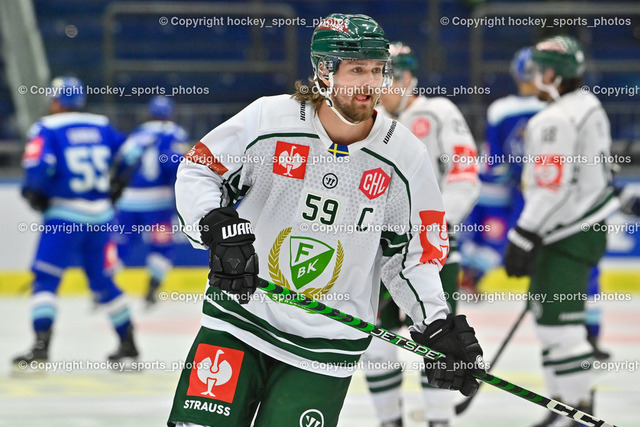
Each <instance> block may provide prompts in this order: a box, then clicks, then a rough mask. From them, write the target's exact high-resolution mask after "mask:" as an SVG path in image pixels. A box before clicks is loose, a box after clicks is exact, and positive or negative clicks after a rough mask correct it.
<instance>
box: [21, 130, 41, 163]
mask: <svg viewBox="0 0 640 427" xmlns="http://www.w3.org/2000/svg"><path fill="white" fill-rule="evenodd" d="M43 147H44V138H43V137H41V136H36V137H35V138H33V139H31V140H30V141H29V142H27V145H26V147H25V148H24V155H23V156H22V161H23V162H35V161H36V160H39V159H40V156H41V155H42V148H43Z"/></svg>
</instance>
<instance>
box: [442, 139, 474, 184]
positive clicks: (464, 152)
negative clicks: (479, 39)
mask: <svg viewBox="0 0 640 427" xmlns="http://www.w3.org/2000/svg"><path fill="white" fill-rule="evenodd" d="M477 158H478V152H477V151H476V149H475V148H473V147H470V146H468V145H454V146H453V157H452V159H451V160H452V161H453V168H452V169H451V173H450V174H449V177H448V178H447V179H448V180H455V181H459V180H469V181H473V180H476V179H477V175H478V161H477Z"/></svg>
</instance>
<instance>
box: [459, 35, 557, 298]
mask: <svg viewBox="0 0 640 427" xmlns="http://www.w3.org/2000/svg"><path fill="white" fill-rule="evenodd" d="M510 73H511V76H512V77H513V79H514V81H515V83H516V84H517V86H518V94H517V95H508V96H506V97H504V98H500V99H497V100H496V101H494V102H493V103H492V104H491V105H490V106H489V109H488V110H487V130H486V138H487V141H486V143H485V146H484V147H483V150H482V151H483V152H484V154H486V157H485V159H487V161H486V162H483V163H482V164H481V169H480V174H479V176H480V180H481V181H482V190H481V193H480V199H479V200H478V203H477V204H476V206H475V208H474V210H473V211H472V213H471V215H470V216H469V219H468V222H469V223H471V224H480V225H483V227H482V230H483V231H477V232H475V233H474V234H472V235H471V236H467V237H466V238H465V237H464V236H463V239H464V242H463V243H462V245H461V253H462V267H463V281H462V286H463V288H465V289H468V290H471V291H474V290H475V287H476V285H477V283H478V281H479V280H480V278H481V277H482V276H483V275H484V274H485V273H487V272H488V271H489V270H491V269H493V268H495V267H498V266H499V265H500V264H501V263H502V256H503V254H504V250H505V248H506V245H507V231H508V230H509V229H510V228H512V227H513V226H515V222H516V220H517V219H518V216H519V215H520V212H521V211H522V207H523V205H524V202H523V199H522V194H521V191H520V175H521V174H522V163H521V162H519V161H517V160H518V158H519V157H521V156H522V155H523V154H524V148H523V144H524V142H523V135H524V128H525V126H526V124H527V122H528V121H529V119H530V118H531V117H533V116H534V115H535V114H536V113H537V112H538V111H540V110H542V109H543V108H544V107H545V105H546V103H545V102H543V101H540V100H538V98H537V96H536V93H537V90H536V88H535V86H534V85H533V83H532V81H531V80H532V77H533V74H532V71H531V48H530V47H526V48H523V49H520V50H519V51H518V52H516V54H515V56H514V58H513V60H512V62H511V67H510Z"/></svg>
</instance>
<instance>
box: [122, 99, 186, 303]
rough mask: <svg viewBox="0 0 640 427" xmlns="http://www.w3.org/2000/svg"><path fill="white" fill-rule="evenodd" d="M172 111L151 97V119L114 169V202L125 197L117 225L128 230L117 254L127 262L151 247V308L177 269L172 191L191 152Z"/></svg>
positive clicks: (166, 101) (132, 137)
mask: <svg viewBox="0 0 640 427" xmlns="http://www.w3.org/2000/svg"><path fill="white" fill-rule="evenodd" d="M173 110H174V105H173V101H172V100H171V99H170V98H168V97H166V96H162V95H158V96H155V97H153V98H152V99H151V101H150V102H149V105H148V112H149V116H150V120H149V121H147V122H145V123H143V124H141V125H140V126H138V127H137V128H136V129H135V130H134V131H133V132H132V133H131V135H129V137H128V138H127V140H126V142H125V143H124V145H123V146H122V148H121V150H120V152H119V153H118V155H117V156H116V165H115V166H114V170H116V171H118V172H119V173H118V174H116V175H115V176H114V180H113V183H112V197H113V198H114V199H118V197H119V195H120V193H121V194H122V197H120V198H119V199H118V201H117V205H116V206H117V208H118V214H117V220H118V223H119V224H120V225H123V226H125V229H124V230H125V232H124V233H119V234H117V235H116V239H117V240H116V241H117V243H118V255H119V256H120V257H121V259H122V260H123V261H124V262H125V263H127V261H128V259H129V257H130V255H131V250H132V248H134V247H135V248H140V245H141V243H142V244H144V245H145V246H146V247H147V248H148V253H147V258H146V266H147V271H148V272H149V276H150V279H149V286H148V288H147V293H146V297H145V299H146V301H147V303H149V304H153V303H155V302H156V291H157V290H158V288H159V287H160V285H161V284H162V281H163V280H164V278H165V277H166V275H167V273H168V272H169V271H170V269H171V267H172V265H173V263H172V255H173V254H172V251H173V246H174V245H173V230H172V225H171V220H172V218H173V216H174V215H175V196H174V191H173V186H174V184H175V177H176V172H177V171H178V166H179V164H180V160H181V159H182V156H183V155H184V153H185V152H186V151H187V150H186V149H185V147H186V141H187V133H186V131H185V130H184V129H183V128H182V127H181V126H179V125H177V124H176V123H174V122H173V121H171V117H172V116H173ZM125 187H126V188H125ZM134 226H135V227H137V228H136V229H133V227H134ZM141 230H142V231H141ZM141 238H142V242H140V240H141ZM136 245H137V246H136ZM147 248H145V249H147ZM136 252H137V251H136Z"/></svg>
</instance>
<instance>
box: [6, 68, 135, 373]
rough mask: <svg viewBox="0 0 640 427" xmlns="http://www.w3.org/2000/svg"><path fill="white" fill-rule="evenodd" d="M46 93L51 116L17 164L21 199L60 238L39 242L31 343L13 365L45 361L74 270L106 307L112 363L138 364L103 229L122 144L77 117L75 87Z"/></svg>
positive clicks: (64, 83)
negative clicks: (60, 294) (60, 296)
mask: <svg viewBox="0 0 640 427" xmlns="http://www.w3.org/2000/svg"><path fill="white" fill-rule="evenodd" d="M51 89H52V92H53V93H55V96H54V97H53V99H52V100H51V104H50V108H49V110H50V113H51V115H48V116H45V117H43V118H42V119H41V120H40V121H38V122H37V123H35V124H34V125H33V126H32V128H31V130H30V136H29V137H30V140H29V142H28V144H27V146H26V149H25V153H24V157H23V159H22V165H23V167H24V171H25V176H24V182H23V187H22V195H23V196H24V197H25V199H26V200H27V201H28V202H29V204H30V205H31V207H32V208H33V209H35V210H37V211H39V212H42V214H43V217H44V226H45V227H46V228H48V229H54V228H56V229H57V230H59V231H58V232H55V233H54V232H51V233H47V232H45V233H43V234H42V235H41V236H40V242H39V244H38V249H37V252H36V256H35V260H34V261H33V265H32V267H31V270H32V271H33V273H34V275H35V277H34V280H33V284H32V292H33V293H32V297H31V298H32V310H31V316H32V319H33V329H34V331H35V333H36V342H35V344H34V346H33V348H32V349H31V351H29V352H27V353H26V354H24V355H22V356H18V357H16V358H15V359H14V363H19V362H27V363H30V362H31V361H33V360H47V358H48V349H49V342H50V339H51V333H52V329H53V323H54V321H55V317H56V311H57V310H56V300H57V298H56V292H57V290H58V285H59V284H60V279H61V278H62V275H63V273H64V271H65V269H66V268H67V267H69V266H70V265H72V263H74V262H78V263H79V264H80V265H81V266H82V268H83V269H84V271H85V273H86V275H87V279H88V281H89V287H90V288H91V291H92V292H93V295H94V300H95V301H96V302H97V303H98V304H100V305H102V306H104V307H105V309H106V311H107V313H108V314H109V317H110V319H111V322H112V323H113V326H114V328H115V330H116V332H117V333H118V336H119V338H120V346H119V348H118V350H117V351H116V352H115V353H113V354H112V355H110V356H109V360H111V361H120V360H124V359H129V358H135V357H137V356H138V351H137V350H136V347H135V344H134V341H133V326H132V324H131V319H130V314H129V308H128V305H127V302H126V299H125V297H124V295H123V294H122V291H121V290H120V289H119V288H118V287H117V286H116V285H115V284H114V282H113V279H112V274H113V271H112V269H113V267H114V264H115V261H116V259H117V255H116V249H115V244H113V242H110V240H109V239H110V235H111V230H110V229H109V228H108V227H107V226H108V225H109V224H110V221H111V220H112V219H113V207H112V205H111V200H110V199H109V167H110V165H111V162H112V159H113V156H114V154H115V152H116V151H117V150H118V148H119V147H120V145H121V144H122V141H123V139H124V138H123V137H122V136H121V135H120V134H119V133H118V132H117V131H116V130H115V129H114V128H113V127H112V126H111V124H110V123H109V119H108V118H107V117H105V116H100V115H96V114H89V113H83V112H80V111H79V110H81V109H82V108H83V107H84V105H85V101H86V94H85V92H84V86H83V84H82V82H81V81H80V80H78V79H77V78H74V77H59V78H56V79H54V80H53V82H52V83H51ZM27 366H29V365H27Z"/></svg>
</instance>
